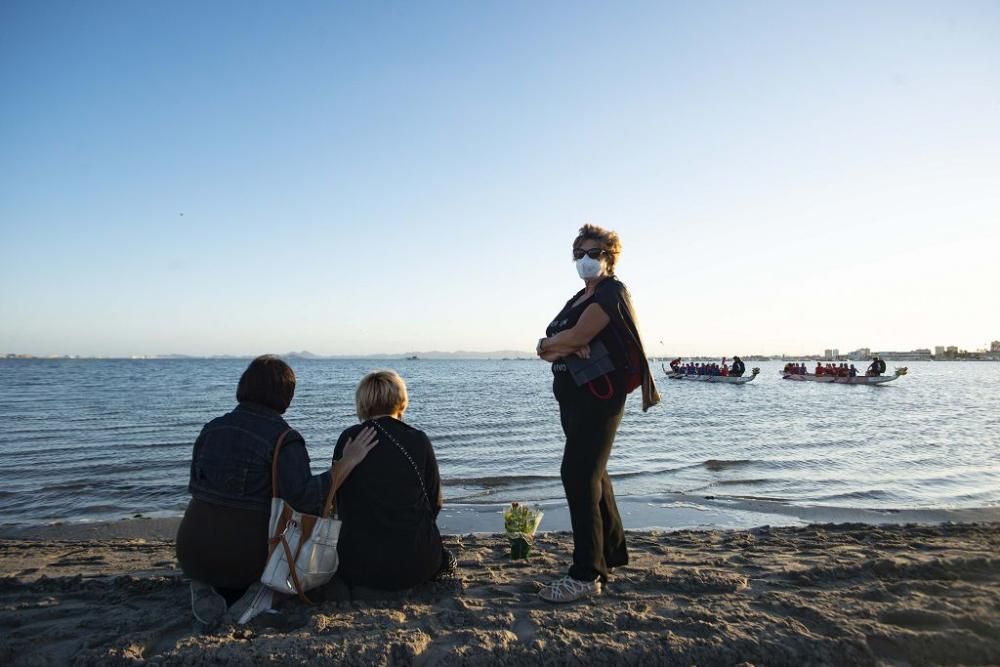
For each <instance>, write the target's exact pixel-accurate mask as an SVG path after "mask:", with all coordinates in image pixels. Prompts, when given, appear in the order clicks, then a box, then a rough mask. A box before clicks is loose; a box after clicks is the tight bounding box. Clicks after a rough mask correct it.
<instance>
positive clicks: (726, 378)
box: [662, 366, 760, 384]
mask: <svg viewBox="0 0 1000 667" xmlns="http://www.w3.org/2000/svg"><path fill="white" fill-rule="evenodd" d="M662 368H663V372H664V373H666V374H667V379H669V380H691V381H693V382H714V383H724V384H746V383H747V382H753V379H754V378H755V377H757V376H758V375H759V374H760V369H759V368H754V369H753V370H752V371H750V375H742V376H740V377H737V376H735V375H688V374H687V373H675V372H674V371H672V370H670V369H669V368H667V367H666V366H663V367H662Z"/></svg>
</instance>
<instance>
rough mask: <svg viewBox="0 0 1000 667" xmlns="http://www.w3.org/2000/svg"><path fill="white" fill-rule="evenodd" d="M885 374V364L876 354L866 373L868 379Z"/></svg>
mask: <svg viewBox="0 0 1000 667" xmlns="http://www.w3.org/2000/svg"><path fill="white" fill-rule="evenodd" d="M882 373H885V362H884V361H882V359H881V358H880V357H879V356H878V355H877V354H876V355H875V356H874V357H872V363H871V365H870V366H868V371H867V372H866V373H865V375H867V376H868V377H878V376H880V375H882Z"/></svg>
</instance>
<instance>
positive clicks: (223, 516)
mask: <svg viewBox="0 0 1000 667" xmlns="http://www.w3.org/2000/svg"><path fill="white" fill-rule="evenodd" d="M269 520H270V515H269V513H268V512H267V511H263V512H261V511H254V510H240V509H234V508H232V507H222V506H221V505H215V504H213V503H207V502H204V501H201V500H197V499H194V498H192V499H191V501H190V502H189V503H188V506H187V510H186V511H185V512H184V518H183V519H181V525H180V526H179V527H178V529H177V541H176V546H175V549H176V553H177V560H178V562H179V563H180V566H181V571H182V572H184V574H185V575H186V576H188V577H190V578H191V579H197V580H199V581H203V582H205V583H206V584H209V585H211V586H214V587H215V588H217V589H220V590H219V592H220V593H222V594H223V595H225V596H226V597H227V598H230V597H233V596H235V597H233V599H236V598H239V596H240V595H242V594H243V591H245V590H246V589H247V587H249V586H250V584H252V583H254V582H255V581H258V580H259V579H260V575H261V573H262V572H263V571H264V566H265V565H266V564H267V539H268V535H267V529H268V522H269ZM232 601H233V600H230V602H232Z"/></svg>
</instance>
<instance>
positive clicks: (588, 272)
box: [576, 255, 604, 280]
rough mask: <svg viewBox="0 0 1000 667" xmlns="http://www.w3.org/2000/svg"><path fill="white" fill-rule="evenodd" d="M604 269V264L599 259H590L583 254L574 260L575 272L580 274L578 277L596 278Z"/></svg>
mask: <svg viewBox="0 0 1000 667" xmlns="http://www.w3.org/2000/svg"><path fill="white" fill-rule="evenodd" d="M603 270H604V265H603V264H602V263H601V260H599V259H591V258H590V257H588V256H587V255H584V256H583V257H581V258H580V259H578V260H576V272H577V273H578V274H580V277H581V278H583V279H584V280H587V279H588V278H596V277H597V276H599V275H601V271H603Z"/></svg>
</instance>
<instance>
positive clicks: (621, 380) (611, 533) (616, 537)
mask: <svg viewBox="0 0 1000 667" xmlns="http://www.w3.org/2000/svg"><path fill="white" fill-rule="evenodd" d="M620 254H621V240H620V239H619V237H618V234H616V233H615V232H613V231H610V230H607V229H602V228H601V227H597V226H596V225H584V226H583V227H581V228H580V233H579V234H578V235H577V237H576V239H575V240H574V241H573V259H574V261H575V263H576V270H577V274H578V275H579V276H580V278H581V279H582V280H583V283H584V288H583V289H582V290H580V291H579V292H577V293H576V294H574V295H573V297H572V298H571V299H570V300H569V301H567V302H566V305H565V306H564V307H563V309H562V310H561V311H559V314H558V315H556V318H555V319H554V320H553V321H552V323H551V324H549V326H548V329H547V330H546V332H545V334H546V335H545V337H544V338H541V339H539V341H538V345H537V347H536V351H537V353H538V356H539V357H541V358H542V359H545V360H546V361H551V362H553V363H552V373H553V381H552V390H553V393H554V394H555V397H556V400H557V401H558V403H559V417H560V420H561V422H562V428H563V433H565V435H566V447H565V449H564V450H563V459H562V466H561V468H560V475H561V477H562V481H563V488H564V489H565V491H566V500H567V502H568V504H569V513H570V521H571V523H572V526H573V565H572V566H571V567H570V569H569V573H568V574H567V575H566V576H565V577H563V578H561V579H559V580H557V581H555V582H553V583H551V584H549V585H547V586H545V587H543V588H542V590H541V591H540V593H539V595H540V596H541V597H542V598H543V599H544V600H547V601H549V602H571V601H573V600H578V599H580V598H584V597H588V596H590V595H594V594H598V593H600V592H601V589H602V586H603V584H605V583H606V582H607V579H608V572H609V571H610V570H611V568H614V567H618V566H621V565H625V564H627V563H628V551H627V550H626V548H625V529H624V527H623V526H622V520H621V516H619V514H618V506H617V505H616V503H615V495H614V490H613V489H612V488H611V479H610V478H609V477H608V470H607V466H608V458H609V457H610V456H611V447H612V445H613V444H614V439H615V434H616V433H617V431H618V425H619V423H620V422H621V419H622V414H623V413H624V411H625V398H626V396H627V395H628V394H629V393H630V392H631V391H632V390H634V389H636V388H639V387H641V388H642V409H643V411H644V412H645V411H646V410H648V409H649V408H650V407H651V406H653V405H655V404H656V403H658V402H659V400H660V397H659V394H657V392H656V386H655V385H654V383H653V375H652V373H650V370H649V363H648V362H647V360H646V353H645V351H644V349H643V346H642V338H641V337H640V335H639V327H638V324H637V323H636V316H635V311H634V309H633V308H632V300H631V298H630V297H629V293H628V290H627V289H626V288H625V285H624V284H623V283H622V282H621V281H619V280H618V278H617V277H616V276H615V265H616V264H617V262H618V257H619V255H620Z"/></svg>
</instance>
